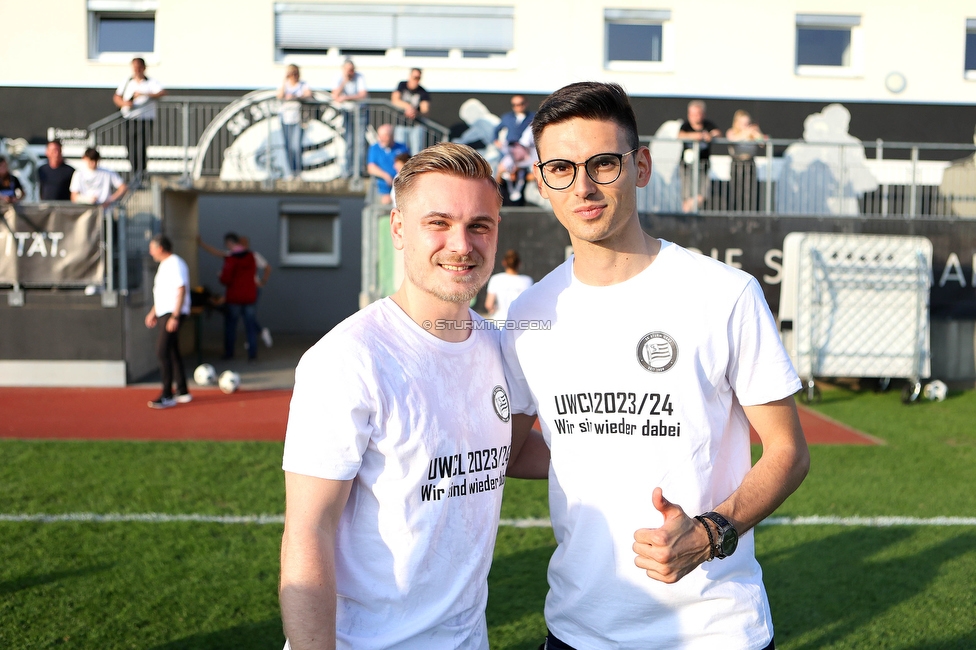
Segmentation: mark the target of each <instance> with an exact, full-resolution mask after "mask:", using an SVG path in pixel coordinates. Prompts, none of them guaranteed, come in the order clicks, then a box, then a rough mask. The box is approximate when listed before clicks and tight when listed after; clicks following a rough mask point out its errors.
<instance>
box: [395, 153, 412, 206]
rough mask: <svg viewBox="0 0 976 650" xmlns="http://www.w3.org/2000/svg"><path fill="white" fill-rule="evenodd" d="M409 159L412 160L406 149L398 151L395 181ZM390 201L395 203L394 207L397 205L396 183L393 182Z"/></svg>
mask: <svg viewBox="0 0 976 650" xmlns="http://www.w3.org/2000/svg"><path fill="white" fill-rule="evenodd" d="M408 160H410V154H409V153H408V152H406V151H403V152H401V153H398V154H397V155H396V157H395V158H394V159H393V169H394V170H395V171H396V173H395V174H394V175H393V180H394V181H395V180H396V177H397V176H399V175H400V170H401V169H403V166H404V165H405V164H407V161H408ZM390 203H391V204H393V207H394V208H395V207H396V183H391V185H390Z"/></svg>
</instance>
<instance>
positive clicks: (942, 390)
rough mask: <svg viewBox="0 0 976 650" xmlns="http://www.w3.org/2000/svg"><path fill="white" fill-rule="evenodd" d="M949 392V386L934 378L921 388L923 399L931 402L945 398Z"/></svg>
mask: <svg viewBox="0 0 976 650" xmlns="http://www.w3.org/2000/svg"><path fill="white" fill-rule="evenodd" d="M948 393H949V387H948V386H946V385H945V382H943V381H939V380H938V379H936V380H935V381H933V382H929V383H927V384H925V388H923V389H922V394H923V395H925V399H928V400H932V401H933V402H941V401H942V400H944V399H945V398H946V395H947V394H948Z"/></svg>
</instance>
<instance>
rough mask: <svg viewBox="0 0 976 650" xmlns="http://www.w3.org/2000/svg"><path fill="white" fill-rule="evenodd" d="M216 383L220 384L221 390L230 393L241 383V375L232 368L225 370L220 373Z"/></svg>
mask: <svg viewBox="0 0 976 650" xmlns="http://www.w3.org/2000/svg"><path fill="white" fill-rule="evenodd" d="M217 385H218V386H220V390H221V392H224V393H227V394H228V395H230V394H231V393H233V392H234V391H235V390H237V387H238V386H240V385H241V376H240V375H239V374H237V373H236V372H234V371H233V370H225V371H223V372H222V373H220V379H218V380H217Z"/></svg>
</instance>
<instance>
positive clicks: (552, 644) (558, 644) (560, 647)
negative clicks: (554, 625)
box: [539, 632, 776, 650]
mask: <svg viewBox="0 0 976 650" xmlns="http://www.w3.org/2000/svg"><path fill="white" fill-rule="evenodd" d="M539 650H574V648H573V646H571V645H567V644H565V643H563V642H562V641H560V640H559V639H557V638H556V637H554V636H553V635H552V632H549V633H548V635H547V636H546V642H545V644H544V645H543V646H542V647H541V648H539ZM763 650H776V641H775V639H770V640H769V645H768V646H766V647H765V648H763Z"/></svg>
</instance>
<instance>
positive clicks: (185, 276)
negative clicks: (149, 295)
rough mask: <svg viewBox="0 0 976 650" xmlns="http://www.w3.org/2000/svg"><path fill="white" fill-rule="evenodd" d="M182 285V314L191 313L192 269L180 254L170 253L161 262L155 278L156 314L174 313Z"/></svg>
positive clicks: (154, 304) (154, 301) (154, 300)
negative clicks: (183, 289)
mask: <svg viewBox="0 0 976 650" xmlns="http://www.w3.org/2000/svg"><path fill="white" fill-rule="evenodd" d="M180 287H185V288H186V291H184V292H183V306H182V307H181V309H180V313H181V314H189V313H190V269H189V268H188V267H187V265H186V262H184V261H183V258H182V257H180V256H179V255H170V256H169V257H167V258H166V259H165V260H163V261H162V262H160V263H159V268H157V269H156V279H155V280H153V307H154V308H155V310H156V316H163V315H165V314H172V313H173V308H174V307H175V306H176V297H177V294H178V293H179V289H180Z"/></svg>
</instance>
